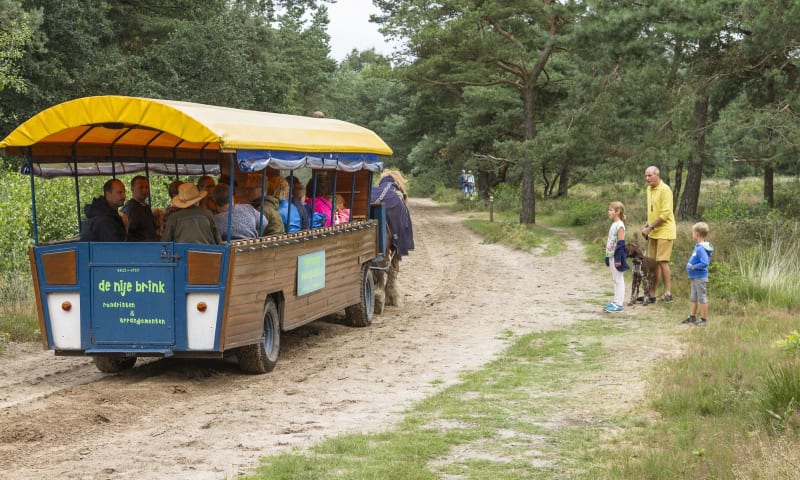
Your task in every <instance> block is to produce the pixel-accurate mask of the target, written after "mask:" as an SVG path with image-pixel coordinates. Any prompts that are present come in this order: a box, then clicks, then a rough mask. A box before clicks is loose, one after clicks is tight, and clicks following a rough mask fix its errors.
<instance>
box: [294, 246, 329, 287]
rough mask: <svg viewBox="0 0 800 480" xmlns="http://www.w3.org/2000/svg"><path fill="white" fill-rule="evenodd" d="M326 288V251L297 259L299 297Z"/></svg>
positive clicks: (308, 254)
mask: <svg viewBox="0 0 800 480" xmlns="http://www.w3.org/2000/svg"><path fill="white" fill-rule="evenodd" d="M323 288H325V250H320V251H318V252H313V253H307V254H305V255H300V256H299V257H297V296H298V297H299V296H301V295H305V294H307V293H311V292H315V291H317V290H321V289H323Z"/></svg>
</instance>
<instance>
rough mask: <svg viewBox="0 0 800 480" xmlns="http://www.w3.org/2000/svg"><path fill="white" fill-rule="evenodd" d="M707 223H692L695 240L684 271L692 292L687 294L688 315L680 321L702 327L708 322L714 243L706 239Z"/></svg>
mask: <svg viewBox="0 0 800 480" xmlns="http://www.w3.org/2000/svg"><path fill="white" fill-rule="evenodd" d="M707 236H708V224H707V223H706V222H698V223H695V224H694V225H692V238H693V239H694V241H695V246H694V251H693V252H692V256H691V257H689V262H688V263H687V264H686V273H687V274H688V275H689V280H690V281H691V282H692V293H691V294H690V296H689V301H690V302H691V307H690V309H689V316H688V317H686V319H685V320H684V321H683V322H681V323H688V324H692V325H695V326H698V327H702V326H704V325H705V324H706V322H708V294H707V293H706V286H707V285H708V265H709V264H710V263H711V254H713V253H714V245H712V244H711V242H707V241H706V237H707ZM698 305H699V306H700V319H698V318H697V307H698Z"/></svg>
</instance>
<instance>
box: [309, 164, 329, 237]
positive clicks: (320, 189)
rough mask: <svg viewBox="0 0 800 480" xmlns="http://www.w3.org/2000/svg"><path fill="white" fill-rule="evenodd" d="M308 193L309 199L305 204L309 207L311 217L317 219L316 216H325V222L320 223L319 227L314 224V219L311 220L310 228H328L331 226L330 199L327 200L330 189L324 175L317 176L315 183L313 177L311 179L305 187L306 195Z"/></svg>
mask: <svg viewBox="0 0 800 480" xmlns="http://www.w3.org/2000/svg"><path fill="white" fill-rule="evenodd" d="M309 193H311V197H310V198H308V199H307V200H306V202H307V203H308V204H310V205H311V211H312V214H313V216H314V217H318V214H319V215H324V216H325V221H324V222H320V224H319V225H318V224H317V223H316V222H315V220H316V218H312V221H311V223H312V225H311V226H312V227H322V226H325V227H330V226H331V225H333V205H331V199H330V198H329V197H330V195H331V188H330V185H329V183H328V177H327V176H326V175H317V178H316V182H315V179H314V177H311V179H310V180H309V181H308V184H307V185H306V195H308V194H309Z"/></svg>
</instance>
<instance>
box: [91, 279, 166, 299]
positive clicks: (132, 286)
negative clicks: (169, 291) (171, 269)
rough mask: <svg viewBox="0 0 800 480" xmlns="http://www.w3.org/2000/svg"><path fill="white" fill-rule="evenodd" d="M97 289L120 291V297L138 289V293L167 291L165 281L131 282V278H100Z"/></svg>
mask: <svg viewBox="0 0 800 480" xmlns="http://www.w3.org/2000/svg"><path fill="white" fill-rule="evenodd" d="M97 289H98V290H100V291H101V292H113V293H118V294H119V296H120V297H124V296H125V295H127V294H129V293H131V292H133V291H136V293H166V290H165V285H164V282H163V281H158V282H154V281H152V280H147V281H143V282H140V281H138V280H136V281H133V282H131V281H130V280H114V281H113V282H112V281H110V280H100V282H98V284H97Z"/></svg>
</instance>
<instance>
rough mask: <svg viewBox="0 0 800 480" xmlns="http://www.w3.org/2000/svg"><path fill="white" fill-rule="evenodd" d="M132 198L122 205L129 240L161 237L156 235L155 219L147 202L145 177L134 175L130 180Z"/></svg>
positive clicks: (153, 239)
mask: <svg viewBox="0 0 800 480" xmlns="http://www.w3.org/2000/svg"><path fill="white" fill-rule="evenodd" d="M131 195H132V196H133V198H131V199H130V200H128V201H127V202H126V203H125V206H123V207H122V213H124V214H125V215H127V217H128V235H127V240H128V241H129V242H157V241H159V240H161V237H159V236H158V235H156V219H155V216H154V215H153V210H152V209H151V208H150V205H148V203H147V197H149V196H150V181H149V180H148V179H147V177H144V176H142V175H136V176H135V177H133V179H132V180H131Z"/></svg>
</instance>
